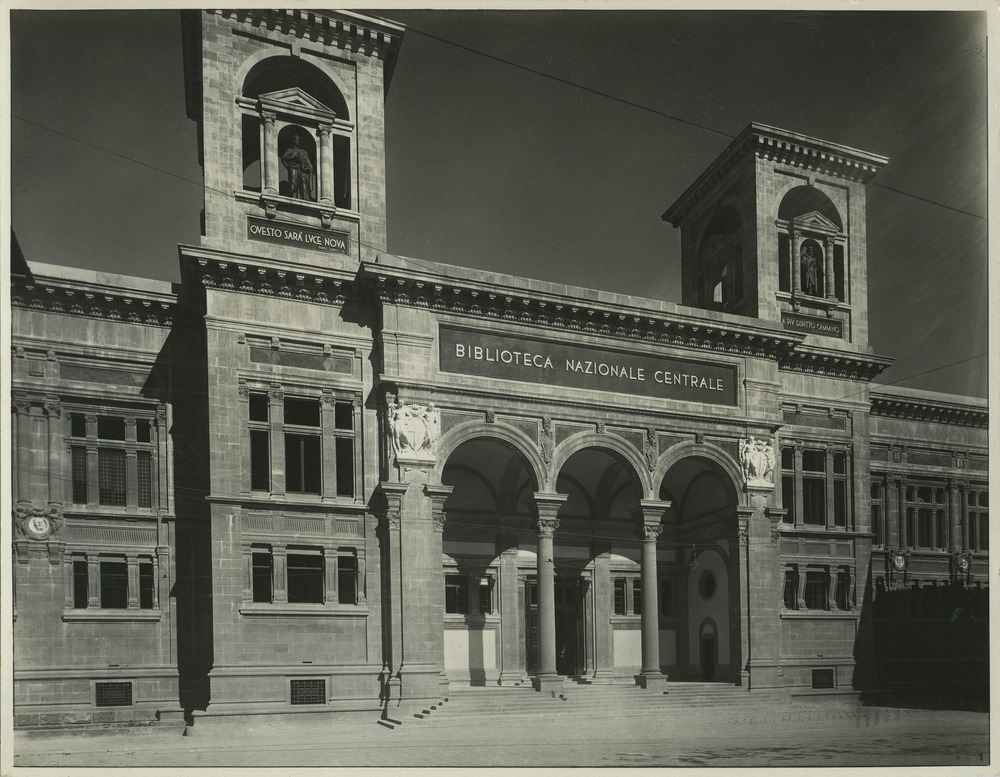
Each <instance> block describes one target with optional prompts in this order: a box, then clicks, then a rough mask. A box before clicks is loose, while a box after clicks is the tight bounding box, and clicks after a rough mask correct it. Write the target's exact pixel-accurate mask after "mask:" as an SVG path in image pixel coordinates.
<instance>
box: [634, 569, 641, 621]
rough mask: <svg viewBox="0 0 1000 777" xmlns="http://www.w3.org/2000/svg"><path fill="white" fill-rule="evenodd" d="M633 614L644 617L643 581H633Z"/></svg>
mask: <svg viewBox="0 0 1000 777" xmlns="http://www.w3.org/2000/svg"><path fill="white" fill-rule="evenodd" d="M632 614H633V615H642V580H639V579H638V578H637V579H635V580H633V581H632Z"/></svg>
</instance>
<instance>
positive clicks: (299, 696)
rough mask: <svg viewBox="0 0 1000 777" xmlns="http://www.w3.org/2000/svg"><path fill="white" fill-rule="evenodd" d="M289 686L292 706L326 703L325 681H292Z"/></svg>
mask: <svg viewBox="0 0 1000 777" xmlns="http://www.w3.org/2000/svg"><path fill="white" fill-rule="evenodd" d="M289 686H290V690H291V702H292V704H325V703H326V680H292V681H290V682H289Z"/></svg>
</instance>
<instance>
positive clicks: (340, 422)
mask: <svg viewBox="0 0 1000 777" xmlns="http://www.w3.org/2000/svg"><path fill="white" fill-rule="evenodd" d="M333 425H334V428H335V429H340V430H342V431H348V432H349V431H352V430H353V429H354V404H353V403H352V402H337V403H336V404H335V405H334V410H333Z"/></svg>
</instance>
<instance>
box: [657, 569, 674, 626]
mask: <svg viewBox="0 0 1000 777" xmlns="http://www.w3.org/2000/svg"><path fill="white" fill-rule="evenodd" d="M673 594H674V591H673V586H672V585H671V584H670V579H669V578H666V577H663V578H660V601H659V605H660V615H663V616H665V617H667V618H672V617H673V615H674V596H673Z"/></svg>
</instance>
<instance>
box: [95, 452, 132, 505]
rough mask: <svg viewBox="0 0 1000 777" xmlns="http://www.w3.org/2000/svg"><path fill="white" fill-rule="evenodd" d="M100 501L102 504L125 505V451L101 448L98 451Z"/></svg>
mask: <svg viewBox="0 0 1000 777" xmlns="http://www.w3.org/2000/svg"><path fill="white" fill-rule="evenodd" d="M97 467H98V483H99V492H98V493H99V497H98V498H99V501H100V503H101V504H102V505H111V506H115V507H123V506H124V505H125V451H122V450H116V449H106V448H101V449H99V450H98V451H97Z"/></svg>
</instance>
